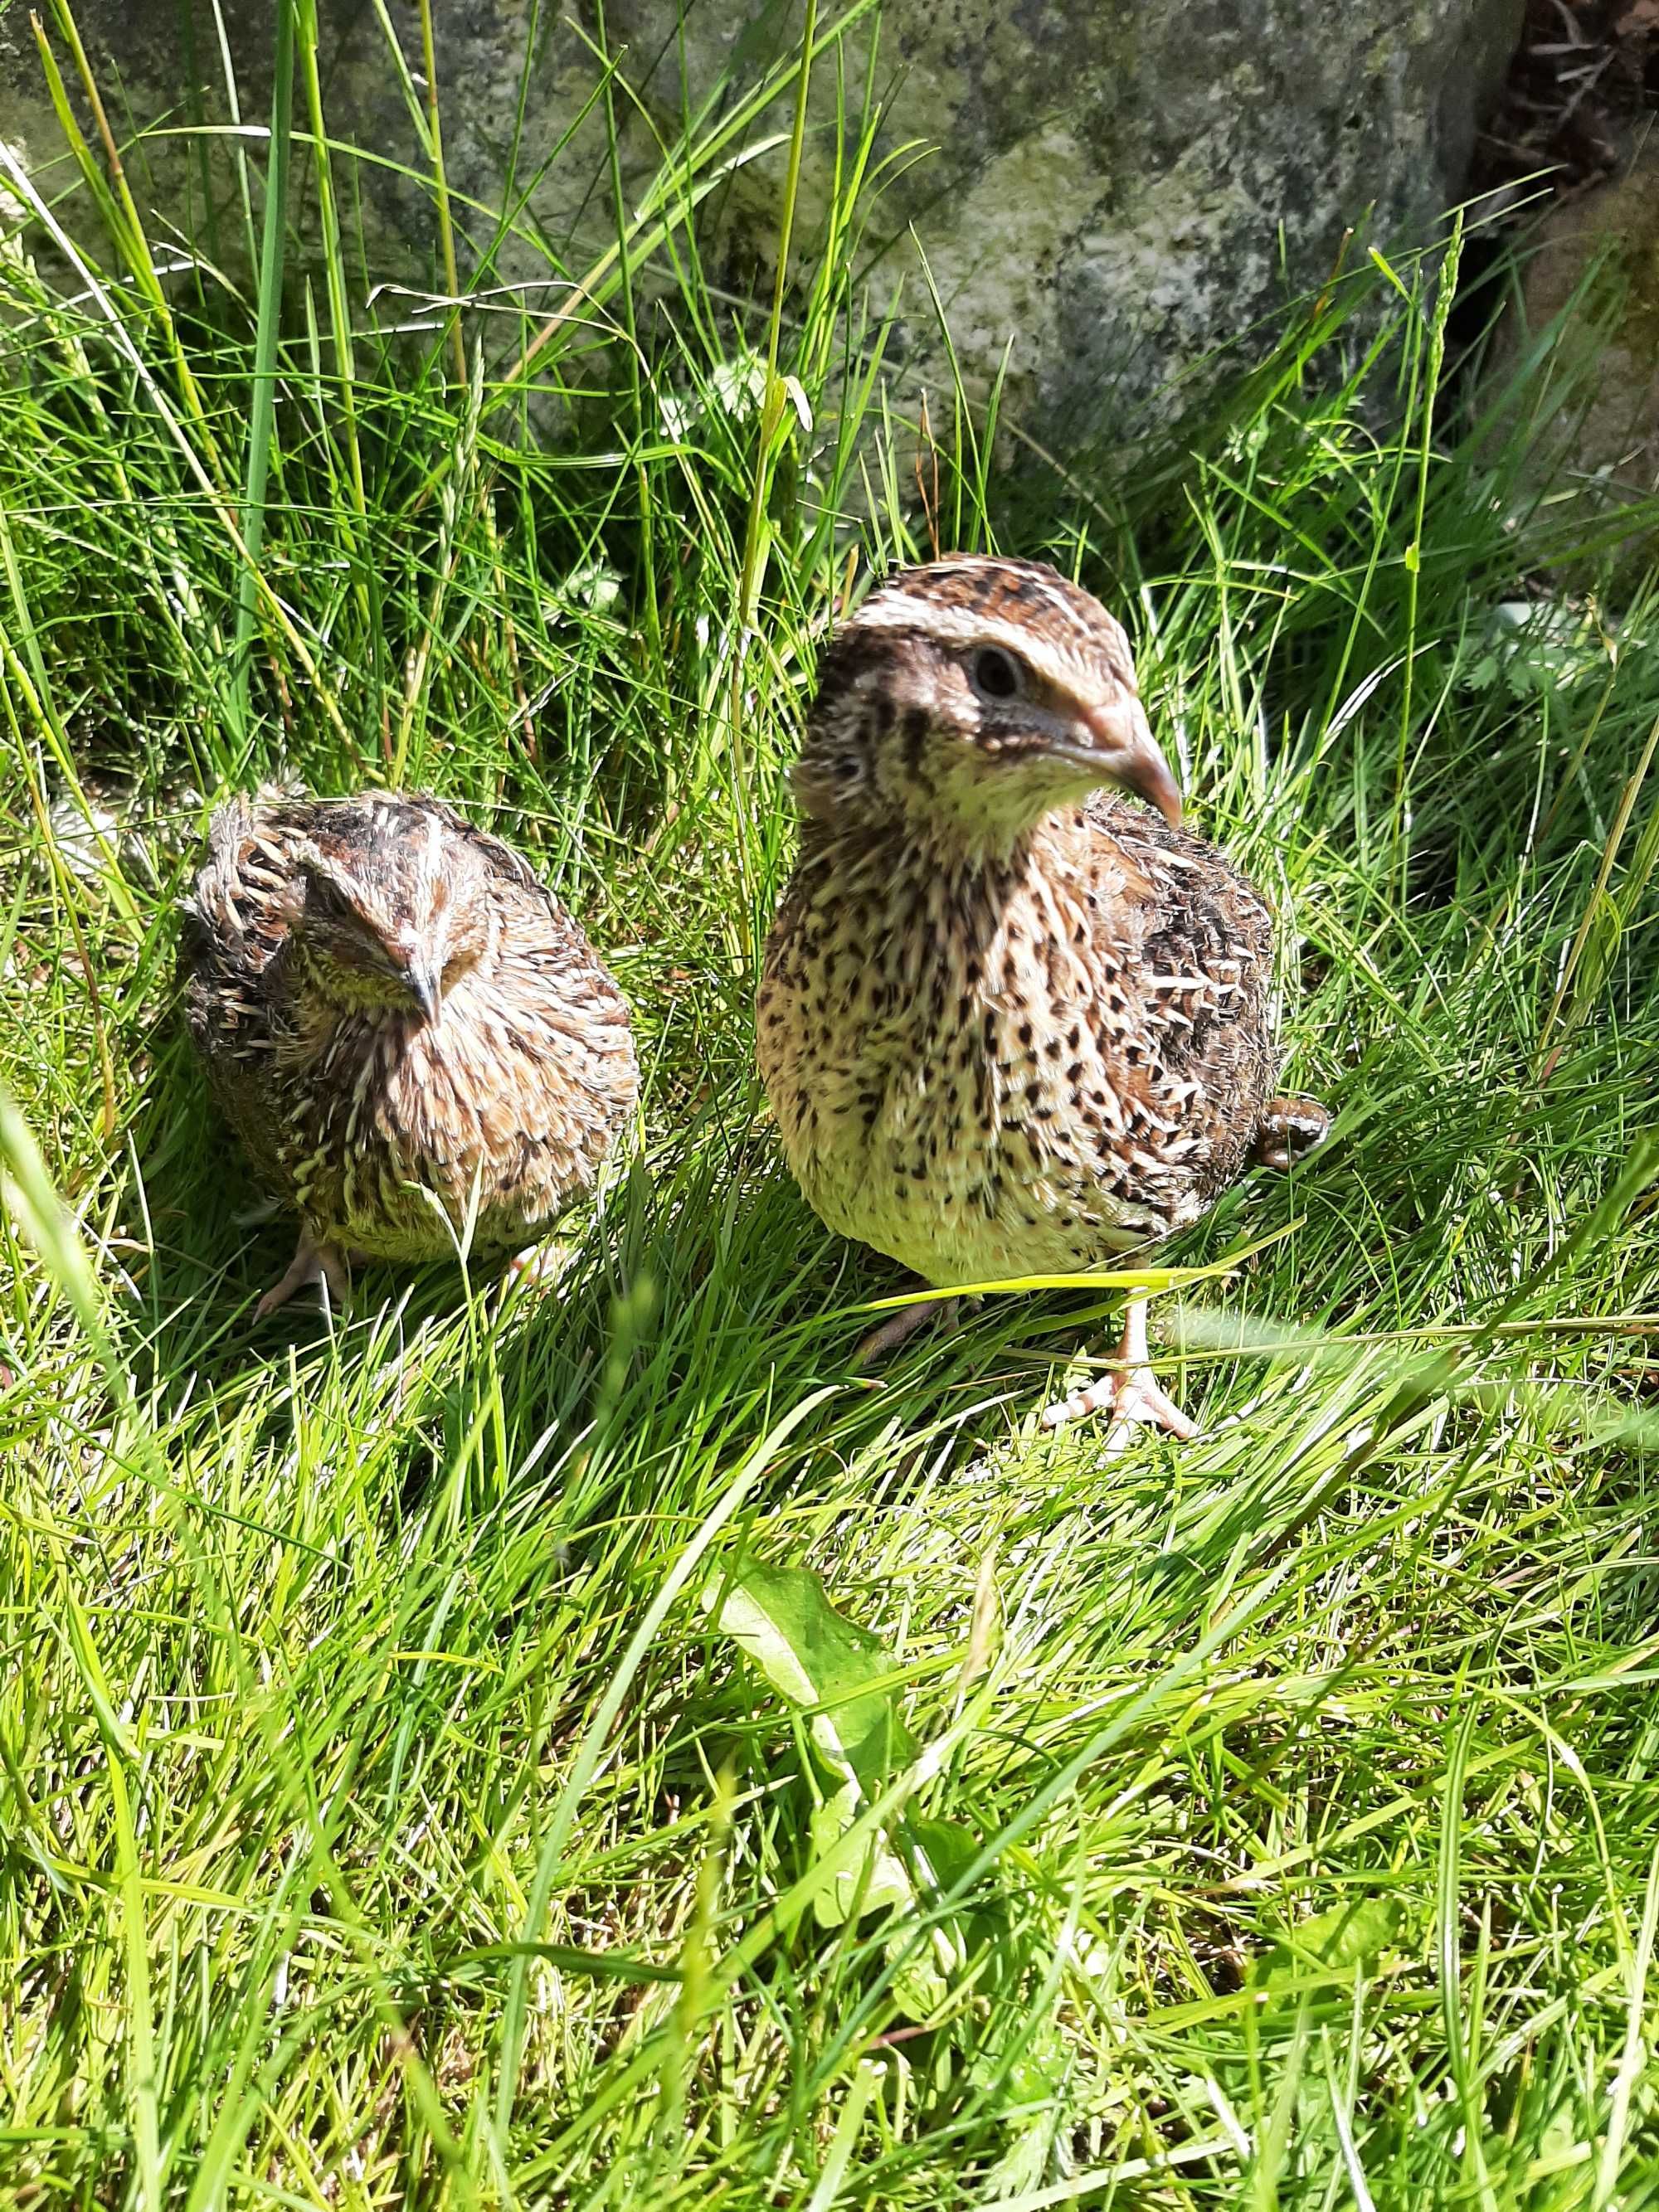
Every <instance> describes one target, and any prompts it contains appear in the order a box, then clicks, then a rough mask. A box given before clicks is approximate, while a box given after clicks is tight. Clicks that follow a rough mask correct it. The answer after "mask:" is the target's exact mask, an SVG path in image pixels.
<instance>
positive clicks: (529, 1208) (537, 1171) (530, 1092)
mask: <svg viewBox="0 0 1659 2212" xmlns="http://www.w3.org/2000/svg"><path fill="white" fill-rule="evenodd" d="M179 963H180V971H181V975H182V980H183V984H184V995H185V1013H186V1017H187V1019H188V1021H189V1024H190V1030H191V1036H193V1037H194V1039H195V1042H196V1044H197V1048H198V1049H199V1050H200V1052H201V1054H202V1056H203V1058H204V1060H205V1061H206V1064H207V1069H208V1074H209V1078H210V1082H211V1085H212V1088H213V1091H214V1093H215V1095H216V1097H217V1099H218V1102H219V1103H220V1105H221V1107H222V1109H223V1110H224V1113H225V1115H226V1118H227V1119H228V1121H229V1122H230V1124H231V1126H232V1127H233V1128H234V1130H235V1132H236V1133H237V1135H238V1136H239V1137H240V1139H241V1140H242V1143H243V1145H244V1146H245V1147H246V1151H247V1153H248V1156H249V1158H250V1160H251V1161H252V1165H253V1169H254V1172H255V1174H256V1176H258V1179H259V1181H260V1182H261V1183H262V1184H263V1185H264V1188H265V1189H266V1190H267V1191H268V1192H269V1193H270V1195H271V1196H273V1197H274V1198H275V1199H276V1200H277V1201H278V1202H279V1203H283V1204H286V1205H289V1206H292V1207H293V1209H294V1210H295V1212H297V1213H298V1214H299V1216H300V1221H301V1232H300V1243H299V1249H298V1250H297V1251H296V1253H295V1257H294V1263H293V1265H292V1266H291V1267H289V1270H288V1272H287V1273H286V1274H285V1275H284V1276H283V1279H282V1280H281V1281H280V1282H279V1283H277V1284H276V1286H275V1288H274V1289H272V1290H270V1291H268V1292H267V1293H266V1295H265V1297H264V1298H263V1299H262V1300H261V1301H260V1304H259V1309H258V1310H259V1312H260V1313H261V1314H262V1315H263V1314H265V1313H269V1312H270V1310H272V1309H273V1308H274V1307H276V1306H278V1305H280V1304H282V1303H283V1300H284V1299H286V1298H288V1297H291V1296H292V1294H293V1293H294V1291H296V1290H297V1289H299V1288H300V1286H301V1285H302V1284H304V1283H307V1282H314V1281H317V1280H319V1279H322V1280H323V1281H325V1283H326V1284H327V1285H328V1286H329V1288H330V1289H331V1291H333V1292H334V1293H335V1294H336V1295H337V1296H338V1295H339V1294H340V1293H341V1292H342V1291H343V1289H344V1287H345V1281H346V1276H345V1267H344V1262H345V1261H346V1260H347V1259H349V1258H363V1259H369V1260H390V1261H406V1262H413V1261H425V1260H431V1259H437V1258H441V1257H442V1256H443V1255H446V1254H448V1253H452V1252H453V1251H454V1250H455V1249H457V1240H458V1238H459V1237H462V1236H463V1235H464V1234H465V1227H466V1224H467V1223H468V1222H469V1220H471V1223H472V1246H473V1249H475V1250H477V1251H478V1252H481V1253H491V1252H507V1251H512V1250H515V1249H520V1248H522V1247H524V1246H525V1245H526V1244H527V1243H530V1242H531V1241H532V1240H533V1239H534V1238H535V1237H537V1236H538V1234H539V1233H540V1232H541V1231H543V1230H544V1229H545V1228H546V1227H547V1226H548V1225H549V1224H550V1223H551V1221H552V1220H553V1219H554V1218H555V1216H556V1214H558V1213H559V1212H560V1211H561V1209H562V1207H563V1206H564V1205H565V1204H566V1202H567V1201H568V1200H569V1199H571V1198H572V1197H574V1195H575V1194H576V1193H577V1192H578V1191H580V1190H583V1189H585V1188H587V1187H588V1186H589V1185H591V1184H592V1182H593V1181H594V1178H595V1176H597V1174H598V1172H599V1166H600V1164H601V1163H602V1161H603V1160H604V1159H605V1155H606V1153H607V1152H609V1151H610V1149H611V1146H612V1145H613V1144H614V1142H615V1141H616V1139H617V1135H618V1133H620V1131H621V1130H622V1128H623V1125H624V1123H625V1122H626V1121H628V1119H629V1115H630V1114H631V1112H632V1110H633V1107H634V1103H635V1097H636V1096H637V1092H638V1087H639V1078H638V1068H637V1066H636V1063H635V1054H634V1044H633V1038H632V1034H631V1031H630V1028H629V1014H628V1007H627V1006H626V1004H625V1002H624V1000H623V996H622V994H621V993H620V992H619V991H618V989H617V986H616V984H615V983H614V982H613V981H612V980H611V976H610V975H609V974H608V973H607V972H606V970H605V968H604V967H603V966H602V965H601V963H600V962H599V957H598V956H597V955H596V954H595V952H594V951H593V948H592V945H590V944H589V943H588V941H587V939H586V937H585V936H584V935H583V934H582V933H581V931H580V929H579V928H578V927H577V926H576V924H575V923H574V921H572V920H571V918H570V916H569V915H568V914H567V913H566V911H565V909H564V908H563V907H562V906H561V905H560V904H559V902H558V901H557V900H556V898H555V897H554V896H552V894H551V892H550V891H549V890H547V889H546V888H545V887H544V885H543V884H541V883H540V882H539V881H538V878H537V877H536V875H535V874H534V872H532V869H531V867H530V866H529V864H528V863H527V862H526V860H523V859H522V858H521V857H520V855H519V854H517V853H515V852H514V851H513V849H512V848H510V847H509V846H507V845H504V844H503V843H501V841H500V840H499V839H498V838H495V837H491V836H486V835H485V834H484V833H483V831H482V830H479V829H474V828H472V827H471V824H470V823H467V822H466V821H465V819H464V818H463V817H461V816H460V815H459V814H458V813H457V812H456V811H454V809H453V807H449V806H447V805H443V804H442V803H441V801H440V800H438V799H429V798H426V797H424V796H420V795H416V794H412V793H411V794H406V795H404V794H392V793H364V794H363V795H362V796H360V797H357V798H352V799H286V798H281V797H276V796H270V795H261V796H260V797H259V798H258V799H253V800H249V799H240V798H238V799H231V800H229V801H228V803H227V804H226V805H222V806H221V807H220V808H219V809H218V811H216V813H215V815H214V817H213V819H212V823H211V825H210V830H209V836H208V853H207V859H206V862H205V865H204V866H203V868H202V871H201V873H200V874H199V875H198V877H197V880H196V885H195V892H194V896H192V897H191V899H190V900H188V901H187V902H186V903H185V927H184V933H183V941H182V944H181V946H180V955H179Z"/></svg>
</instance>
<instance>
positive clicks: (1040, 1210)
mask: <svg viewBox="0 0 1659 2212" xmlns="http://www.w3.org/2000/svg"><path fill="white" fill-rule="evenodd" d="M794 787H795V793H796V796H797V799H798V801H799V805H800V807H801V810H802V812H803V815H804V817H805V821H804V826H803V829H802V835H801V852H800V858H799V864H798V866H797V867H796V870H795V873H794V876H793V879H792V881H791V882H790V884H789V887H788V890H787V892H786V894H785V896H784V899H783V902H782V905H781V908H780V909H779V912H778V916H777V920H776V921H775V924H774V926H773V930H772V934H771V937H770V939H769V943H768V945H767V949H766V957H765V963H764V971H763V981H762V984H761V989H760V997H759V1005H758V1008H757V1048H758V1053H759V1059H760V1066H761V1073H762V1076H763V1079H764V1082H765V1085H766V1089H767V1093H768V1096H769V1097H770V1099H771V1102H772V1106H773V1109H774V1111H775V1115H776V1117H777V1121H778V1126H779V1128H780V1130H781V1134H782V1139H783V1146H784V1151H785V1152H786V1154H787V1158H788V1160H789V1164H790V1165H791V1167H792V1168H793V1170H794V1172H795V1174H796V1176H797V1177H798V1179H799V1182H800V1185H801V1188H802V1189H803V1190H804V1191H805V1194H806V1196H807V1198H808V1200H810V1202H811V1205H812V1206H813V1208H814V1210H815V1211H816V1212H817V1213H818V1215H819V1216H820V1217H821V1218H822V1219H823V1221H824V1222H825V1223H826V1224H827V1225H829V1228H831V1229H833V1230H835V1231H838V1232H839V1233H840V1234H841V1235H842V1236H845V1237H857V1238H860V1239H861V1240H862V1241H863V1242H864V1243H866V1244H872V1245H873V1246H874V1247H875V1248H876V1249H877V1250H878V1251H881V1252H884V1253H887V1254H889V1255H890V1256H891V1257H892V1258H893V1259H895V1260H896V1261H900V1262H901V1264H902V1265H903V1266H904V1267H908V1268H910V1269H912V1270H913V1271H914V1272H915V1273H916V1274H918V1275H920V1276H921V1278H922V1279H923V1280H924V1281H925V1282H927V1283H928V1284H931V1285H935V1286H939V1287H943V1286H945V1285H956V1284H970V1283H987V1282H993V1281H997V1280H1000V1279H1007V1278H1009V1277H1013V1276H1022V1275H1033V1274H1049V1273H1069V1272H1073V1271H1076V1270H1080V1269H1085V1268H1089V1267H1099V1266H1100V1265H1101V1264H1102V1262H1103V1261H1107V1260H1109V1257H1110V1256H1111V1255H1115V1254H1121V1253H1123V1252H1126V1251H1129V1250H1132V1249H1134V1248H1136V1247H1139V1246H1145V1245H1147V1244H1150V1243H1154V1242H1156V1241H1157V1240H1158V1239H1161V1238H1163V1237H1168V1236H1169V1235H1170V1234H1171V1232H1172V1231H1176V1230H1178V1229H1182V1228H1184V1227H1185V1226H1186V1225H1188V1223H1190V1222H1193V1221H1195V1220H1197V1219H1198V1218H1199V1217H1200V1214H1202V1213H1203V1212H1205V1210H1206V1207H1208V1206H1210V1205H1211V1204H1212V1201H1213V1200H1215V1199H1216V1198H1217V1197H1218V1195H1219V1194H1220V1193H1221V1192H1222V1191H1224V1190H1225V1188H1227V1186H1228V1185H1229V1184H1230V1183H1231V1182H1234V1181H1235V1180H1236V1179H1237V1177H1238V1176H1239V1175H1240V1174H1241V1173H1242V1172H1243V1170H1244V1168H1245V1167H1246V1166H1247V1164H1249V1162H1250V1161H1251V1160H1252V1159H1253V1158H1254V1159H1260V1160H1263V1161H1267V1162H1268V1163H1270V1164H1278V1165H1285V1164H1289V1162H1290V1161H1291V1159H1292V1158H1296V1157H1297V1156H1298V1155H1299V1154H1300V1153H1301V1152H1304V1151H1306V1150H1308V1149H1309V1148H1310V1147H1311V1146H1313V1145H1315V1144H1316V1143H1317V1142H1318V1141H1319V1139H1321V1138H1322V1136H1323V1135H1324V1133H1325V1130H1326V1127H1327V1126H1328V1119H1329V1117H1328V1114H1327V1112H1326V1109H1324V1108H1323V1107H1322V1106H1321V1105H1320V1104H1318V1103H1316V1101H1314V1100H1311V1099H1305V1098H1292V1097H1282V1096H1280V1095H1279V1093H1278V1090H1277V1085H1278V1079H1279V1051H1278V1047H1277V1042H1276V1038H1275V1008H1274V1004H1273V993H1272V931H1271V922H1270V917H1269V915H1268V911H1267V907H1266V905H1265V904H1264V903H1263V902H1262V900H1261V896H1260V895H1259V894H1258V893H1257V892H1256V890H1255V889H1254V888H1253V886H1252V885H1251V884H1249V883H1248V882H1247V881H1246V880H1245V878H1243V876H1242V875H1240V874H1239V873H1238V872H1237V870H1236V869H1235V868H1234V867H1232V866H1231V865H1230V864H1229V862H1228V861H1226V860H1225V859H1224V858H1223V857H1222V855H1221V854H1219V853H1218V852H1217V851H1216V850H1215V849H1214V848H1213V847H1212V846H1210V845H1207V844H1206V843H1204V842H1202V840H1201V839H1200V838H1197V837H1194V836H1188V834H1187V833H1185V832H1184V831H1183V830H1182V829H1181V827H1180V822H1181V799H1180V796H1179V793H1177V791H1176V786H1175V783H1174V781H1173V780H1172V779H1171V777H1170V771H1169V769H1167V767H1166V766H1165V765H1164V759H1163V757H1162V756H1161V754H1160V753H1159V751H1158V747H1157V745H1156V744H1154V743H1153V740H1152V732H1151V731H1150V729H1149V728H1148V726H1147V722H1146V715H1145V714H1144V712H1143V711H1142V708H1141V704H1140V700H1139V696H1138V693H1137V690H1136V685H1135V675H1134V667H1133V662H1132V660H1131V659H1130V654H1129V647H1128V641H1127V639H1126V638H1125V636H1124V634H1123V631H1122V630H1121V629H1120V628H1119V626H1118V624H1117V623H1115V622H1114V621H1113V619H1112V617H1110V616H1109V614H1108V613H1107V612H1106V611H1105V610H1104V608H1103V607H1102V606H1101V605H1099V604H1098V602H1097V601H1096V600H1095V599H1091V597H1090V596H1089V594H1088V593H1087V592H1084V591H1082V590H1080V589H1079V587H1078V586H1076V585H1074V584H1071V583H1068V582H1066V580H1065V579H1064V578H1062V577H1061V576H1060V575H1059V574H1056V573H1055V572H1054V570H1053V569H1051V568H1045V567H1042V566H1040V565H1038V564H1037V563H1035V562H1024V561H1003V560H990V559H979V558H972V557H969V556H958V557H956V558H953V559H947V560H943V561H938V562H933V564H932V565H931V566H929V567H927V568H915V569H911V570H908V571H907V572H905V573H903V574H896V575H893V576H891V577H890V578H889V580H887V582H886V583H885V584H884V585H883V586H881V587H880V588H878V590H877V591H875V592H873V593H872V595H871V596H870V597H869V598H867V599H866V600H865V602H864V604H863V605H862V606H861V607H860V609H859V611H858V612H857V613H856V614H855V615H854V617H852V619H851V620H850V621H849V622H848V623H846V624H845V625H844V626H843V627H842V629H841V630H840V632H839V634H838V635H836V639H835V640H834V642H833V643H832V645H831V646H830V647H829V650H828V652H827V653H826V655H825V657H824V659H823V665H822V667H821V670H820V672H819V682H818V690H817V699H816V702H815V703H814V705H813V708H812V711H811V717H810V720H809V722H808V726H807V733H806V739H805V746H804V748H803V750H802V754H801V757H800V760H799V763H798V764H797V766H796V768H795V770H794ZM1124 792H1128V793H1134V794H1135V795H1136V797H1138V798H1139V799H1145V800H1147V801H1149V802H1150V804H1151V805H1152V807H1153V808H1155V809H1156V810H1157V811H1156V812H1148V811H1147V809H1146V807H1145V806H1142V805H1136V804H1134V803H1133V801H1132V800H1129V799H1124V798H1122V797H1121V796H1119V795H1118V794H1119V793H1124ZM1160 817H1161V818H1160ZM933 1310H936V1309H935V1308H933V1307H930V1306H928V1305H927V1304H923V1305H919V1306H916V1307H914V1308H911V1309H909V1310H907V1311H906V1312H905V1313H904V1314H902V1315H901V1316H896V1318H895V1319H894V1320H893V1321H891V1322H888V1323H887V1324H886V1325H885V1327H884V1328H882V1329H879V1330H878V1331H876V1332H875V1333H874V1334H873V1335H872V1338H871V1339H870V1340H867V1342H866V1346H865V1350H866V1352H869V1351H872V1350H875V1349H885V1348H887V1347H889V1346H891V1345H892V1344H894V1343H896V1342H897V1341H900V1340H902V1336H903V1335H904V1334H908V1330H909V1328H911V1327H913V1326H914V1325H915V1323H916V1322H919V1321H921V1320H922V1319H924V1318H926V1316H927V1315H928V1313H929V1312H930V1311H933ZM1146 1360H1147V1353H1146V1303H1145V1300H1144V1298H1132V1299H1131V1300H1130V1302H1129V1306H1128V1310H1127V1316H1126V1321H1125V1328H1124V1335H1123V1341H1122V1344H1121V1346H1120V1347H1119V1349H1118V1351H1117V1352H1116V1353H1115V1355H1114V1365H1113V1368H1112V1370H1110V1372H1109V1373H1108V1374H1107V1375H1105V1376H1103V1377H1102V1378H1101V1379H1100V1380H1099V1381H1098V1382H1097V1383H1094V1384H1092V1385H1091V1387H1090V1388H1089V1389H1085V1390H1079V1391H1077V1392H1075V1393H1073V1395H1072V1396H1071V1397H1069V1398H1067V1399H1066V1400H1065V1401H1062V1402H1061V1403H1060V1404H1059V1405H1057V1406H1052V1407H1049V1408H1048V1413H1046V1414H1045V1415H1044V1419H1045V1421H1046V1422H1047V1423H1048V1425H1056V1424H1058V1423H1059V1422H1060V1421H1062V1420H1066V1419H1075V1418H1078V1417H1080V1416H1081V1415H1083V1414H1085V1413H1093V1412H1095V1411H1097V1410H1099V1409H1101V1408H1103V1407H1111V1409H1112V1411H1113V1414H1114V1422H1113V1430H1112V1435H1113V1439H1114V1440H1115V1442H1116V1443H1121V1442H1122V1441H1123V1440H1124V1438H1125V1437H1126V1436H1127V1434H1128V1432H1129V1431H1128V1425H1129V1424H1131V1423H1133V1422H1135V1421H1144V1422H1148V1423H1151V1424H1153V1425H1158V1426H1160V1427H1164V1428H1167V1429H1169V1430H1170V1431H1173V1432H1174V1433H1176V1435H1182V1436H1186V1435H1191V1434H1192V1433H1193V1432H1194V1430H1193V1424H1192V1422H1191V1421H1190V1420H1189V1419H1188V1417H1187V1416H1186V1415H1185V1414H1184V1413H1182V1412H1181V1410H1180V1409H1179V1408H1178V1407H1176V1406H1175V1405H1174V1404H1172V1403H1171V1401H1170V1399H1169V1398H1168V1397H1167V1396H1166V1395H1165V1394H1164V1391H1163V1390H1162V1389H1160V1388H1159V1387H1158V1384H1157V1383H1156V1382H1155V1381H1154V1380H1153V1378H1152V1374H1151V1372H1150V1370H1149V1369H1148V1367H1147V1364H1146Z"/></svg>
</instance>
